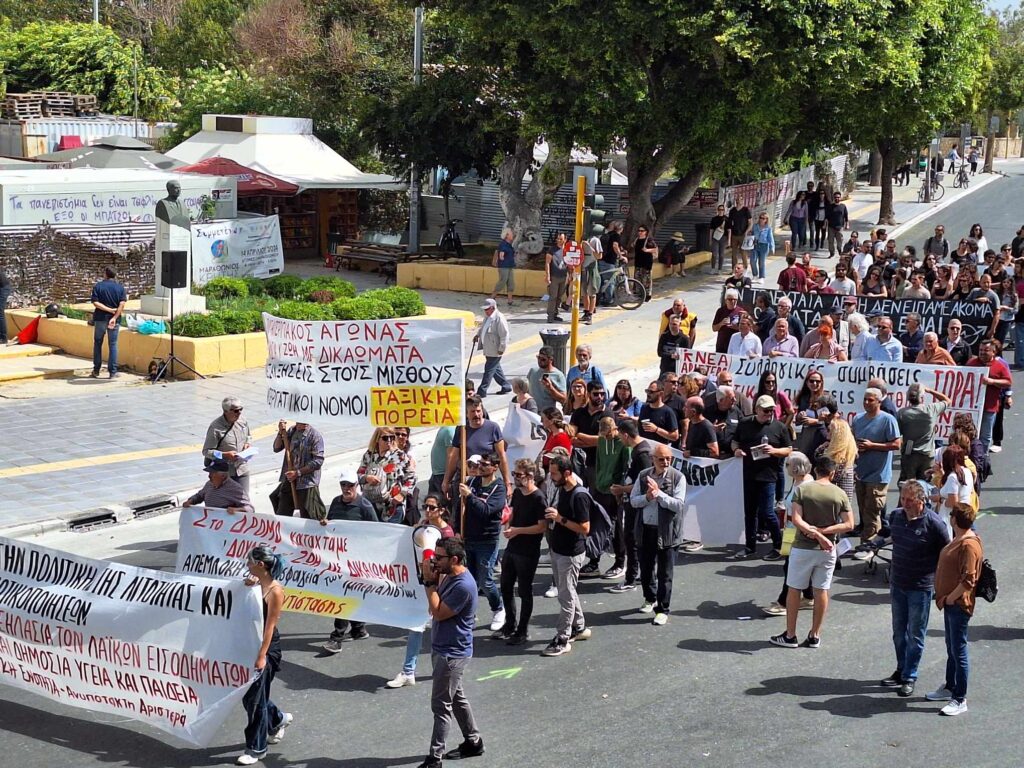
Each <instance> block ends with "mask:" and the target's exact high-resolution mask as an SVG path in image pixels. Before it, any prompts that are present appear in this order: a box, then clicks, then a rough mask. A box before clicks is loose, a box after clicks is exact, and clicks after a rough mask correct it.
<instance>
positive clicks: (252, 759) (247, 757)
mask: <svg viewBox="0 0 1024 768" xmlns="http://www.w3.org/2000/svg"><path fill="white" fill-rule="evenodd" d="M266 756H267V753H266V752H259V753H257V752H250V751H249V750H248V749H247V750H245V752H243V753H242V754H240V755H239V756H238V759H237V760H235V765H256V763H258V762H259V761H260V760H262V759H263V758H264V757H266Z"/></svg>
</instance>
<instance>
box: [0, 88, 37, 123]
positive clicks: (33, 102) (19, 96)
mask: <svg viewBox="0 0 1024 768" xmlns="http://www.w3.org/2000/svg"><path fill="white" fill-rule="evenodd" d="M0 114H2V115H3V117H6V118H10V119H13V120H26V119H30V118H33V117H42V116H43V97H42V96H40V95H38V94H34V93H8V94H7V96H6V97H5V98H4V100H3V102H2V104H0Z"/></svg>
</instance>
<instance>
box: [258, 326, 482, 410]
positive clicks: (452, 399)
mask: <svg viewBox="0 0 1024 768" xmlns="http://www.w3.org/2000/svg"><path fill="white" fill-rule="evenodd" d="M263 327H264V328H265V329H266V334H267V365H266V377H267V405H268V406H269V407H270V411H271V413H273V414H274V415H276V416H280V417H281V418H284V419H293V420H295V421H303V422H310V423H313V424H322V423H324V422H333V423H335V424H350V425H361V426H365V425H367V424H370V425H373V426H388V427H393V426H399V425H401V426H406V427H443V426H450V427H457V426H459V425H460V424H462V423H463V421H464V419H465V417H464V415H463V411H464V402H463V401H464V399H465V387H466V371H465V365H466V364H465V362H464V360H463V358H462V346H463V342H462V336H463V321H462V320H461V319H457V320H413V319H405V320H336V321H303V320H283V319H281V318H278V317H274V316H273V315H269V314H267V313H264V314H263Z"/></svg>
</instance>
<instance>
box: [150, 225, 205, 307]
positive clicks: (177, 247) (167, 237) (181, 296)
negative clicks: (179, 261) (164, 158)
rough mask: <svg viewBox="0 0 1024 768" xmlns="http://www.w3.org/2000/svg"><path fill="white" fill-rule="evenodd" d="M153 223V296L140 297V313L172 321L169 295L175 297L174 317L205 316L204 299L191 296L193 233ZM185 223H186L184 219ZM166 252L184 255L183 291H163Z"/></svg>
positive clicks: (177, 289) (184, 227)
mask: <svg viewBox="0 0 1024 768" xmlns="http://www.w3.org/2000/svg"><path fill="white" fill-rule="evenodd" d="M157 210H158V216H157V219H156V265H155V266H156V281H155V282H156V288H155V290H154V291H153V294H152V295H145V296H143V297H142V302H141V309H142V314H144V315H154V316H158V317H167V318H170V317H171V294H172V293H173V294H174V314H175V315H184V314H186V313H188V312H205V311H206V297H204V296H193V295H192V289H191V285H192V233H191V232H190V231H189V228H188V227H187V226H182V225H181V224H178V223H172V222H170V221H164V219H163V218H161V217H160V216H159V210H160V209H159V206H158V208H157ZM184 221H187V219H185V220H184ZM165 251H184V252H185V254H186V265H185V287H184V288H165V287H164V286H163V285H161V275H162V273H163V255H164V252H165Z"/></svg>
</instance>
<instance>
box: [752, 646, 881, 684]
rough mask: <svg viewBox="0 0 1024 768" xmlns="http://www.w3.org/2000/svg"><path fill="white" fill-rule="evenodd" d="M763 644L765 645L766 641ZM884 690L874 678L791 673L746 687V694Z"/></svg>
mask: <svg viewBox="0 0 1024 768" xmlns="http://www.w3.org/2000/svg"><path fill="white" fill-rule="evenodd" d="M765 645H766V646H767V643H765ZM884 690H885V689H884V688H881V687H880V686H879V685H878V684H877V683H876V681H874V680H853V679H851V678H846V679H841V678H835V677H811V676H810V675H793V676H791V677H770V678H768V679H767V680H762V681H761V687H760V688H748V689H747V691H746V694H747V695H748V696H771V695H774V694H776V693H785V694H789V695H790V696H834V695H836V694H842V695H852V694H860V695H862V694H864V693H865V692H867V691H878V692H882V691H884ZM893 696H895V694H893Z"/></svg>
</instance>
